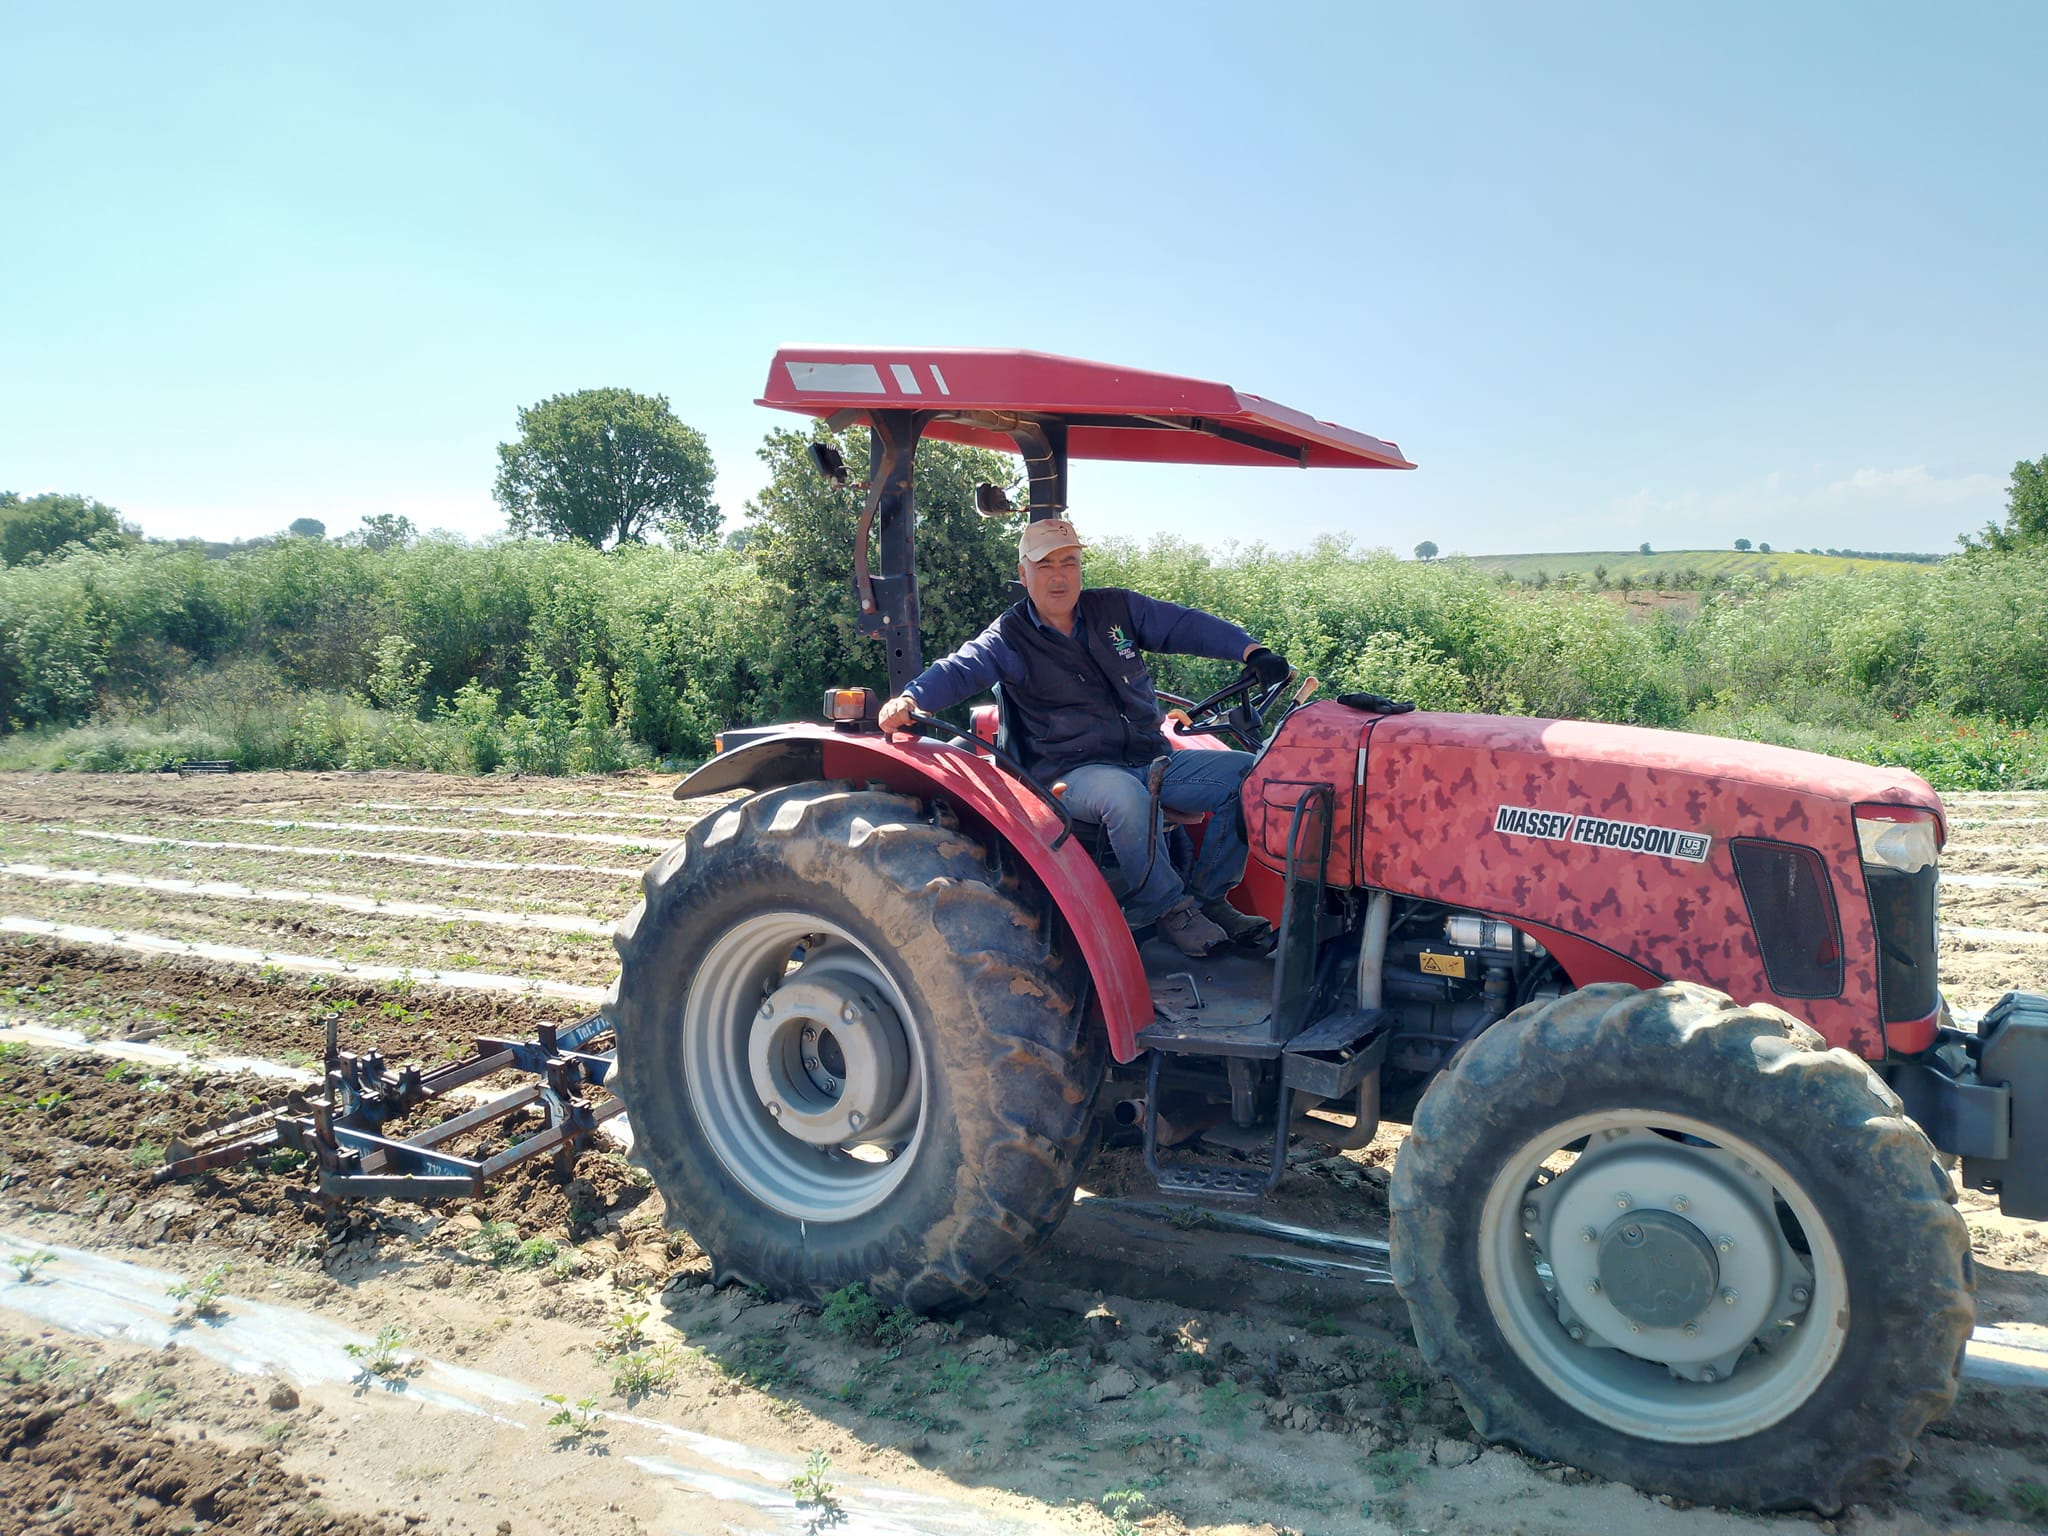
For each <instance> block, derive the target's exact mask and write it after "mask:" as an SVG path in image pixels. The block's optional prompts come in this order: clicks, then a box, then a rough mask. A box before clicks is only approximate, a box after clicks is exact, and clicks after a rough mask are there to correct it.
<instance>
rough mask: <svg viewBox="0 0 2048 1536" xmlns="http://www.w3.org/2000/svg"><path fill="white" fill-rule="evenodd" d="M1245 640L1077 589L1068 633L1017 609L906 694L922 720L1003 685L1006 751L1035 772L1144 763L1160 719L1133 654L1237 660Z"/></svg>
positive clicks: (1159, 742)
mask: <svg viewBox="0 0 2048 1536" xmlns="http://www.w3.org/2000/svg"><path fill="white" fill-rule="evenodd" d="M1253 644H1254V641H1253V640H1252V637H1251V636H1250V635H1249V634H1247V633H1246V632H1245V631H1244V630H1242V629H1240V628H1238V627H1237V626H1236V625H1235V624H1232V623H1230V622H1228V621H1227V620H1224V619H1219V618H1217V617H1216V616H1215V615H1214V614H1208V613H1203V612H1202V611H1201V610H1199V609H1196V608H1184V607H1182V606H1181V605H1180V604H1179V603H1168V602H1162V601H1160V600H1159V599H1157V598H1151V597H1146V596H1145V595H1144V594H1143V593H1140V592H1131V591H1127V590H1126V589H1124V588H1122V587H1088V588H1085V589H1083V591H1082V593H1081V597H1080V601H1079V603H1078V604H1077V606H1076V609H1075V626H1074V633H1073V634H1072V635H1065V634H1062V633H1060V631H1058V630H1057V629H1054V628H1052V627H1051V626H1050V625H1048V624H1046V623H1044V622H1043V621H1042V620H1041V619H1039V617H1038V615H1037V612H1036V611H1035V610H1034V609H1033V608H1032V606H1031V604H1030V602H1029V601H1028V600H1027V601H1025V602H1021V603H1018V604H1017V605H1016V606H1015V607H1014V608H1011V609H1009V610H1007V611H1006V612H1004V613H1003V614H1002V615H1001V616H999V617H998V618H997V619H996V621H995V622H994V623H993V624H991V625H989V627H988V628H987V629H985V630H983V631H982V632H981V633H980V634H979V635H977V636H975V637H974V638H973V639H972V640H970V641H968V642H967V643H966V644H965V645H963V646H961V647H960V649H959V650H957V651H955V652H954V653H953V654H952V655H950V656H947V657H944V658H943V659H941V660H939V661H935V662H933V663H932V664H931V665H930V666H928V667H926V668H925V669H924V671H922V672H920V673H919V674H918V675H917V676H916V677H915V678H914V679H912V681H911V683H910V685H909V687H908V688H907V689H905V692H907V693H908V694H909V695H910V697H911V699H912V700H913V701H914V702H915V703H916V704H917V706H918V708H920V709H922V710H925V711H927V712H931V711H937V710H942V709H950V708H951V707H952V706H954V705H955V704H960V703H963V702H965V701H966V700H968V699H970V698H972V697H973V696H974V695H976V694H977V693H981V692H983V691H985V690H987V689H989V688H992V687H994V686H996V685H997V684H1001V685H1002V689H1003V701H1004V705H1005V715H1006V717H1007V719H1008V722H1009V724H1010V725H1011V728H1012V734H1013V739H1012V742H1011V745H1012V747H1013V749H1015V750H1017V752H1018V755H1019V756H1020V757H1021V758H1022V759H1023V761H1024V764H1025V766H1026V767H1028V768H1030V769H1031V770H1032V771H1033V772H1035V773H1039V774H1041V775H1043V774H1056V773H1060V772H1063V771H1065V770H1066V769H1067V768H1070V767H1073V766H1075V765H1076V764H1079V763H1088V762H1119V763H1128V764H1133V765H1135V764H1139V763H1144V762H1149V761H1150V760H1151V759H1152V758H1153V757H1155V756H1157V755H1158V754H1159V753H1161V752H1164V751H1165V750H1166V743H1165V739H1164V738H1163V737H1162V736H1161V735H1160V734H1159V725H1160V721H1161V719H1162V717H1163V711H1162V710H1161V709H1160V707H1159V698H1158V695H1157V693H1156V692H1155V691H1154V689H1153V686H1152V677H1151V674H1150V673H1149V672H1148V671H1147V670H1146V669H1145V663H1144V662H1143V660H1142V659H1140V657H1139V655H1138V653H1139V652H1140V651H1157V652H1168V653H1175V654H1179V655H1184V656H1209V657H1214V658H1216V659H1218V660H1222V661H1236V660H1238V659H1240V658H1241V657H1242V656H1243V655H1244V653H1245V651H1246V650H1247V649H1248V648H1249V647H1250V646H1252V645H1253Z"/></svg>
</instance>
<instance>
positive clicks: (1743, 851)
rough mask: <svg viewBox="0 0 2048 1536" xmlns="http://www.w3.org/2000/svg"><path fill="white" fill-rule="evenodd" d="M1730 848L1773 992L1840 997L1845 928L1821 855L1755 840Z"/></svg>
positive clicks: (1735, 842)
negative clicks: (1843, 929) (1840, 920)
mask: <svg viewBox="0 0 2048 1536" xmlns="http://www.w3.org/2000/svg"><path fill="white" fill-rule="evenodd" d="M1729 846H1730V848H1731V850H1732V852H1733V854H1734V857H1735V878H1736V879H1737V880H1739V881H1740V882H1741V883H1742V899H1743V901H1744V902H1745V903H1746V904H1747V905H1748V907H1749V922H1750V926H1751V927H1753V928H1754V929H1755V930H1756V942H1757V948H1759V949H1760V950H1762V951H1763V957H1764V974H1765V975H1766V976H1767V977H1769V978H1770V983H1771V990H1772V991H1773V992H1775V993H1777V994H1778V996H1780V997H1840V996H1841V995H1842V928H1841V924H1840V923H1839V922H1838V921H1837V920H1836V917H1835V897H1834V891H1833V888H1832V887H1831V886H1830V885H1829V884H1828V872H1827V869H1826V867H1825V866H1824V865H1822V863H1821V861H1820V855H1819V854H1818V853H1816V852H1814V850H1813V849H1811V848H1808V847H1805V846H1803V845H1801V844H1798V843H1774V842H1768V841H1766V840H1764V839H1762V838H1755V837H1738V838H1736V839H1734V840H1733V841H1732V842H1731V844H1730V845H1729Z"/></svg>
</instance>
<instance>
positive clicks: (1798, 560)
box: [1469, 549, 1934, 586]
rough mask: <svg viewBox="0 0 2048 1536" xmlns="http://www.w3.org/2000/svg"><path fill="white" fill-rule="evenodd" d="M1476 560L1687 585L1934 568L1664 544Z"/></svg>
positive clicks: (1513, 571) (1511, 571)
mask: <svg viewBox="0 0 2048 1536" xmlns="http://www.w3.org/2000/svg"><path fill="white" fill-rule="evenodd" d="M1469 558H1470V560H1471V562H1472V563H1473V564H1474V565H1475V566H1477V567H1478V568H1479V569H1480V570H1482V571H1499V572H1502V573H1504V574H1506V575H1509V576H1512V577H1514V578H1515V580H1517V581H1534V580H1535V579H1536V577H1537V574H1538V573H1539V572H1548V573H1549V575H1550V576H1551V577H1552V579H1555V578H1557V577H1559V576H1563V575H1565V574H1566V573H1567V572H1577V573H1579V574H1580V575H1584V576H1591V575H1592V574H1593V571H1594V568H1595V567H1596V566H1605V567H1606V568H1607V580H1608V581H1609V582H1610V583H1612V582H1617V581H1619V580H1621V578H1622V577H1624V576H1626V577H1628V578H1629V579H1630V580H1631V581H1633V582H1635V583H1636V584H1637V585H1638V586H1642V585H1646V584H1653V583H1654V584H1658V585H1663V586H1680V585H1684V583H1683V582H1681V581H1680V580H1679V579H1678V575H1679V572H1681V571H1697V572H1699V573H1700V575H1701V576H1703V577H1710V576H1767V577H1779V576H1841V575H1846V574H1850V573H1867V572H1871V571H1900V570H1906V571H1913V570H1920V571H1931V570H1933V569H1934V565H1933V563H1932V562H1931V561H1929V560H1924V559H1923V560H1918V561H1915V560H1905V559H1876V558H1873V557H1871V556H1868V555H1801V554H1795V553H1793V552H1792V551H1790V550H1772V551H1771V552H1770V553H1769V554H1767V555H1765V554H1758V553H1756V552H1755V551H1753V550H1752V551H1750V552H1748V553H1744V552H1742V551H1740V550H1733V549H1660V550H1658V551H1656V552H1655V553H1654V554H1648V555H1644V554H1638V553H1637V552H1636V551H1635V550H1632V549H1629V550H1619V549H1616V550H1598V549H1594V550H1582V551H1574V552H1572V553H1568V554H1550V555H1472V556H1470V557H1469Z"/></svg>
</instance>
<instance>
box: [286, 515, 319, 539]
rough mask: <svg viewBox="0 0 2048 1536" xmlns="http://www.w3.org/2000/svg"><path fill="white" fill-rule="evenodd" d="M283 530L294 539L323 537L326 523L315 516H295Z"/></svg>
mask: <svg viewBox="0 0 2048 1536" xmlns="http://www.w3.org/2000/svg"><path fill="white" fill-rule="evenodd" d="M285 532H286V533H288V534H290V535H291V536H292V537H293V538H295V539H324V538H326V537H327V525H326V524H325V523H323V522H321V521H320V519H319V518H317V517H295V518H293V519H292V520H291V525H290V526H289V527H287V528H286V529H285Z"/></svg>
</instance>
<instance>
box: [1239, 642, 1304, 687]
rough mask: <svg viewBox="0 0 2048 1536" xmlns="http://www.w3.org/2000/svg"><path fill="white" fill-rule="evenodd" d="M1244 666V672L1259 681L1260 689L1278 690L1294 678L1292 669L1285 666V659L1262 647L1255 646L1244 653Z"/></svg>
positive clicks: (1277, 653) (1275, 652) (1276, 652)
mask: <svg viewBox="0 0 2048 1536" xmlns="http://www.w3.org/2000/svg"><path fill="white" fill-rule="evenodd" d="M1244 664H1245V668H1246V670H1248V671H1249V672H1250V673H1251V674H1252V676H1254V677H1256V678H1257V679H1258V680H1259V686H1260V687H1261V688H1278V687H1279V686H1280V685H1281V684H1282V683H1284V682H1286V681H1287V680H1288V679H1289V678H1290V677H1292V676H1294V668H1292V667H1290V666H1289V665H1288V664H1287V658H1286V657H1285V656H1282V655H1281V654H1280V653H1279V652H1278V651H1275V650H1269V649H1268V648H1267V647H1265V646H1263V645H1255V646H1253V647H1252V648H1251V649H1250V650H1248V651H1246V652H1245V653H1244Z"/></svg>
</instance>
